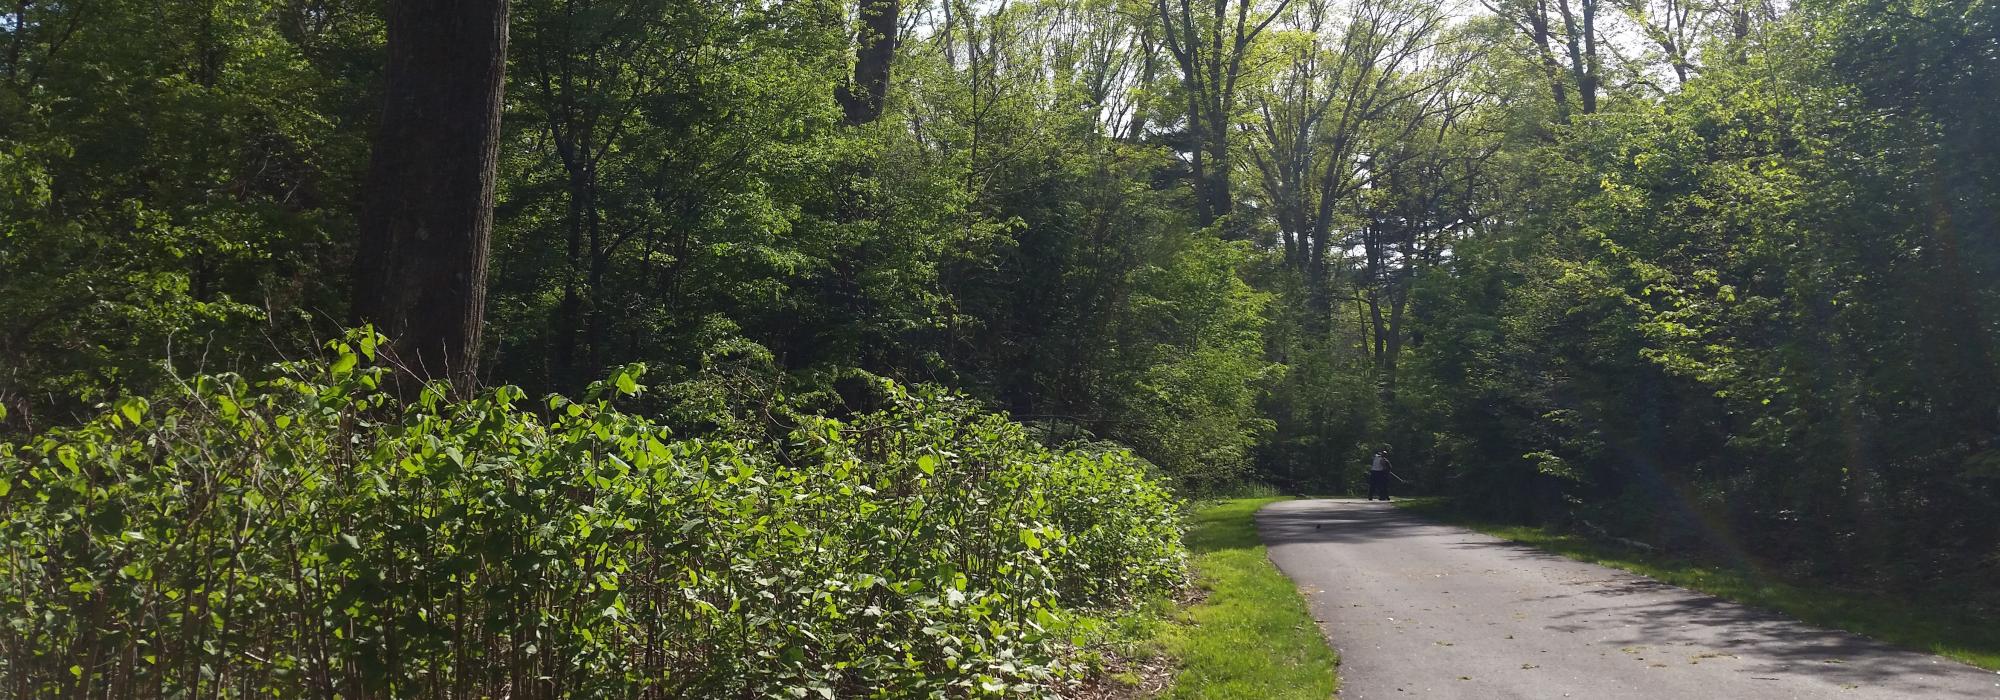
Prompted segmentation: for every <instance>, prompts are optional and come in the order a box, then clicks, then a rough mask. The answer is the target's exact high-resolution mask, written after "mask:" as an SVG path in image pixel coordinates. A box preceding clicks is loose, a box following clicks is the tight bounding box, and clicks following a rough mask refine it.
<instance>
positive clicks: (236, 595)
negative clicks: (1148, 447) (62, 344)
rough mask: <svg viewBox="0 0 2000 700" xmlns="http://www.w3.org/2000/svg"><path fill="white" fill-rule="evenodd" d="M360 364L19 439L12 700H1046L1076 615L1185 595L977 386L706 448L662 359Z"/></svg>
mask: <svg viewBox="0 0 2000 700" xmlns="http://www.w3.org/2000/svg"><path fill="white" fill-rule="evenodd" d="M330 347H331V349H332V350H333V351H334V355H333V359H332V361H331V362H324V363H319V362H309V363H293V364H288V365H282V366H279V367H277V368H275V369H276V371H275V372H273V376H274V378H272V379H268V380H264V381H257V382H251V381H247V380H245V379H243V378H241V377H237V376H232V375H220V376H204V377H201V378H199V379H197V380H195V381H194V382H193V383H192V384H191V385H187V386H184V387H182V389H181V390H180V391H179V392H177V393H175V394H173V395H171V396H167V397H162V398H157V399H155V400H154V401H153V402H152V403H151V404H150V405H149V404H148V402H146V401H142V400H137V399H133V400H128V401H125V402H122V403H119V404H116V405H114V406H111V407H110V410H108V411H106V412H105V414H104V415H103V416H101V417H99V418H98V419H96V420H94V421H92V422H90V423H88V424H86V425H83V426H81V427H78V428H75V429H67V430H58V431H53V432H50V433H47V434H44V435H41V436H38V437H35V438H33V439H32V440H30V441H28V442H26V443H25V444H23V445H18V446H0V541H4V542H5V543H6V548H5V553H4V555H0V684H4V685H5V688H4V689H0V694H5V695H10V696H13V697H45V696H51V695H56V694H58V693H59V692H66V693H73V694H74V695H75V696H78V697H83V696H97V697H147V696H189V697H204V696H210V695H215V696H250V695H276V696H287V697H291V696H309V697H331V696H335V695H339V696H342V697H349V698H353V697H411V696H419V697H516V698H519V697H547V696H557V695H561V696H569V697H633V696H640V697H829V698H830V697H836V696H837V697H867V696H876V697H961V696H980V695H998V694H1016V695H1021V694H1025V695H1037V694H1043V693H1045V691H1046V689H1047V688H1049V687H1051V685H1052V684H1053V683H1055V682H1057V681H1059V680H1060V679H1061V678H1062V677H1063V676H1064V674H1065V673H1066V670H1067V669H1066V668H1065V667H1064V665H1063V664H1062V663H1061V662H1060V661H1059V660H1058V657H1057V654H1056V652H1057V651H1058V650H1059V649H1060V644H1061V643H1062V640H1061V639H1059V638H1058V635H1057V634H1055V633H1054V631H1053V630H1054V629H1057V628H1054V627H1052V625H1057V624H1058V621H1059V620H1060V619H1061V617H1062V616H1063V615H1064V611H1075V610H1079V609H1086V608H1093V607H1100V606H1110V605H1117V604H1120V603H1123V602H1126V601H1128V600H1130V599H1131V598H1132V597H1134V596H1140V595H1148V594H1151V593H1154V592H1157V591H1160V590H1162V589H1163V588H1164V587H1167V586H1170V585H1172V583H1173V582H1174V581H1175V579H1176V577H1177V576H1179V571H1180V566H1181V557H1182V553H1181V551H1180V549H1179V544H1178V534H1179V533H1178V530H1179V516H1178V509H1177V505H1176V503H1175V501H1174V499H1173V498H1172V497H1171V496H1170V495H1169V494H1168V493H1167V492H1166V491H1164V490H1163V489H1162V488H1161V487H1160V486H1158V485H1157V483H1156V482H1155V481H1153V480H1152V479H1150V478H1149V477H1148V476H1147V474H1146V473H1145V470H1144V469H1143V464H1142V463H1141V462H1139V461H1138V460H1136V459H1134V458H1132V457H1130V456H1127V455H1125V454H1123V453H1109V454H1085V453H1067V452H1054V451H1050V450H1047V449H1045V448H1042V447H1040V446H1038V445H1037V444H1035V443H1034V442H1033V441H1032V440H1030V439H1028V438H1027V436H1026V435H1024V434H1023V432H1022V431H1021V430H1020V429H1019V427H1018V426H1016V425H1015V424H1012V423H1010V422H1008V421H1006V420H1005V419H1003V418H1000V417H997V416H993V415H987V414H983V413H981V412H979V411H978V410H977V408H976V407H975V406H973V405H971V402H969V401H967V400H965V399H963V398H960V397H957V396H954V395H951V394H948V393H943V392H940V391H934V390H928V389H919V390H905V389H902V388H899V387H894V386H890V387H889V388H888V393H889V395H890V396H891V397H892V400H891V401H890V402H889V405H888V406H887V407H885V408H882V409H881V410H878V411H875V412H872V413H867V414H863V415H860V416H857V417H854V418H851V419H849V420H847V421H845V422H842V421H835V420H831V419H824V418H807V419H801V420H800V421H799V424H798V425H797V426H796V428H795V430H793V431H792V433H791V437H790V439H789V441H787V442H785V443H784V444H769V443H763V444H760V443H753V442H745V441H728V440H701V439H681V440H676V439H674V438H672V437H670V436H669V435H668V434H667V431H666V430H665V429H663V428H661V427H659V426H658V425H657V424H656V423H653V422H650V421H649V420H647V419H645V418H642V417H639V416H635V415H630V414H627V413H622V412H620V411H618V410H616V409H614V408H613V407H612V402H613V401H614V400H616V399H618V398H619V397H622V396H628V395H632V394H636V393H638V392H640V391H642V387H640V386H639V384H638V381H637V380H638V377H639V373H640V370H639V368H638V367H636V366H635V367H628V368H626V369H623V370H620V371H619V372H617V373H616V374H615V375H614V376H613V378H612V379H610V380H607V381H605V382H601V383H599V384H598V385H596V386H595V387H593V389H592V390H591V392H590V393H589V395H588V398H587V399H586V400H584V401H581V402H571V401H568V400H566V399H563V398H561V397H550V398H549V399H547V400H546V401H533V402H531V401H529V400H527V399H526V398H525V397H524V396H523V392H521V391H520V390H519V389H516V388H513V387H500V388H496V389H491V390H487V391H484V392H482V393H480V394H479V395H478V396H475V397H470V398H459V399H453V398H449V397H448V396H447V391H446V389H444V388H443V387H442V386H433V387H431V388H429V389H428V390H425V391H423V392H421V394H420V395H419V396H417V397H416V398H414V399H413V400H411V401H409V402H407V403H405V402H401V401H398V400H397V399H395V398H394V397H393V395H392V393H391V392H389V391H388V390H387V388H386V387H385V386H384V383H385V382H386V381H387V380H388V373H387V370H385V369H384V368H382V367H379V366H375V365H374V363H373V360H374V352H373V348H374V339H372V338H369V337H365V336H358V335H357V336H353V337H350V339H349V340H348V341H346V342H337V343H334V344H332V345H331V346H330Z"/></svg>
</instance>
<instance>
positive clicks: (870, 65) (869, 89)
mask: <svg viewBox="0 0 2000 700" xmlns="http://www.w3.org/2000/svg"><path fill="white" fill-rule="evenodd" d="M902 9H903V8H902V4H901V3H900V2H899V0H861V27H862V34H861V37H860V38H859V40H858V45H857V46H856V47H855V49H854V78H853V79H852V80H850V81H848V83H847V84H846V85H842V86H840V87H839V88H837V89H835V90H834V98H835V99H837V100H839V101H840V111H841V113H842V114H843V115H844V116H845V117H846V119H847V124H848V125H849V126H860V125H862V124H867V123H869V122H873V121H875V120H876V119H878V118H881V116H882V101H883V100H884V99H886V98H887V97H888V95H889V64H890V63H891V62H893V61H894V60H895V58H896V29H897V19H898V18H899V17H900V16H901V14H902Z"/></svg>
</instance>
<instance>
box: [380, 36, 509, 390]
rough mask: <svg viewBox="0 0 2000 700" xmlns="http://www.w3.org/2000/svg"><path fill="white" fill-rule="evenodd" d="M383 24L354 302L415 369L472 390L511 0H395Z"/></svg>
mask: <svg viewBox="0 0 2000 700" xmlns="http://www.w3.org/2000/svg"><path fill="white" fill-rule="evenodd" d="M388 34H389V37H388V54H389V55H388V58H389V60H388V67H387V71H386V73H385V80H384V82H385V89H384V91H385V93H386V99H385V101H384V105H383V109H382V125H381V128H380V130H379V131H378V132H377V133H376V136H375V144H374V152H373V154H372V157H371V158H370V160H369V167H368V180H367V189H366V194H365V197H364V200H363V201H364V205H363V209H362V210H361V212H360V244H361V245H360V249H359V250H358V251H357V252H356V254H355V258H354V267H355V271H354V298H353V310H352V313H353V317H354V320H355V321H357V322H368V323H373V324H375V327H376V328H377V329H378V330H380V331H381V332H382V333H384V334H387V335H388V336H389V337H390V338H391V339H392V340H393V342H394V344H393V345H392V346H391V350H392V352H393V353H394V357H395V358H396V360H397V361H398V362H399V363H401V364H402V365H403V366H405V367H406V368H407V370H408V371H409V372H410V373H411V374H413V375H415V376H416V377H417V378H419V379H450V380H451V381H452V383H453V384H455V385H456V386H458V387H460V388H461V389H468V388H470V387H471V386H472V385H473V384H474V383H475V380H476V377H477V374H478V370H479V344H480V330H481V326H482V325H483V323H484V319H485V309H486V258H487V251H488V246H489V243H490V240H491V238H492V233H493V177H494V167H495V164H496V161H497V160H498V156H499V147H500V100H501V89H502V81H503V78H504V77H505V74H506V66H507V62H506V61H507V3H506V1H505V0H393V1H392V2H390V3H388Z"/></svg>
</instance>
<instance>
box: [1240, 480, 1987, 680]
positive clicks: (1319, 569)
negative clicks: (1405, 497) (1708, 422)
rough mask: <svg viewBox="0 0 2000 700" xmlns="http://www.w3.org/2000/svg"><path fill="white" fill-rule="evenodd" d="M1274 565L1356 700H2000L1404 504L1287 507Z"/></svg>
mask: <svg viewBox="0 0 2000 700" xmlns="http://www.w3.org/2000/svg"><path fill="white" fill-rule="evenodd" d="M1257 525H1258V529H1259V531H1260V532H1261V534H1262V535H1263V537H1264V542H1265V544H1267V545H1269V547H1270V552H1271V561H1273V562H1276V563H1277V565H1278V568H1280V569H1283V570H1284V572H1285V574H1286V575H1288V576H1290V577H1291V578H1292V580H1293V581H1294V582H1296V583H1297V584H1298V586H1299V588H1300V590H1301V591H1303V592H1305V593H1306V595H1307V598H1308V600H1309V601H1310V603H1311V607H1312V611H1313V617H1314V618H1315V619H1317V620H1319V622H1320V626H1321V630H1322V631H1323V632H1325V634H1326V636H1327V638H1328V639H1329V640H1331V641H1332V642H1333V645H1334V648H1335V649H1338V650H1339V651H1340V676H1341V678H1340V685H1341V697H1342V698H1346V699H1349V700H1374V699H1376V698H1479V699H1481V700H1493V699H1498V698H1564V697H1570V698H1589V699H1591V700H1599V699H1610V698H1699V699H1701V700H1720V699H1722V698H1846V699H1849V700H1861V699H1864V698H1926V699H1928V698H2000V674H1995V673H1994V672H1991V671H1984V670H1980V669H1978V668H1974V667H1972V666H1968V665H1965V664H1961V663H1958V662H1955V661H1951V660H1948V659H1944V658H1941V657H1937V656H1932V655H1929V654H1924V653H1920V652H1914V651H1907V650H1903V649H1898V648H1895V647H1891V646H1888V645H1885V644H1881V643H1878V642H1874V641H1870V640H1868V639H1866V638H1863V637H1860V636H1856V635H1853V634H1848V633H1845V632H1838V631H1833V630H1826V629H1820V628H1816V627H1812V626H1808V625H1806V624H1804V623H1800V622H1797V621H1794V620H1790V619H1787V618H1785V617H1783V616H1780V615H1776V614H1772V613H1767V612H1761V611H1758V610H1753V609H1750V608H1746V607H1744V606H1741V605H1736V604H1734V603H1729V602H1726V601H1723V600H1720V599H1717V598H1713V597H1710V596H1707V595H1702V594H1699V593H1694V592H1691V591H1688V590H1686V589H1681V588H1675V587H1673V586H1668V585H1665V584H1662V583H1659V582H1656V581H1653V580H1652V579H1648V578H1645V577H1642V576H1637V575H1633V574H1629V573H1626V572H1623V571H1618V570H1616V569H1609V568H1605V567H1602V566H1597V565H1594V564H1585V563H1582V562H1577V561H1574V560H1571V559H1567V558H1564V557H1562V556H1558V555H1554V554H1549V553H1546V552H1542V551H1540V550H1537V549H1534V548H1532V547H1528V546H1525V545H1518V544H1512V543H1509V542H1507V541H1505V540H1501V539H1498V538H1495V537H1490V536H1487V535H1482V534H1479V533H1476V532H1473V531H1470V530H1466V529H1463V528H1458V527H1452V526H1448V525H1439V524H1435V523H1432V522H1430V521H1427V520H1424V519H1422V518H1418V517H1416V516H1414V515H1410V514H1408V513H1406V512H1404V511H1402V510H1401V509H1398V508H1395V507H1393V506H1390V505H1388V504H1386V503H1370V502H1368V501H1358V500H1316V501H1280V502H1278V503H1273V504H1271V505H1270V506H1268V507H1266V508H1264V510H1262V511H1261V512H1259V513H1258V514H1257Z"/></svg>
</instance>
